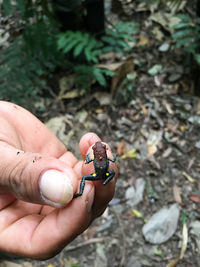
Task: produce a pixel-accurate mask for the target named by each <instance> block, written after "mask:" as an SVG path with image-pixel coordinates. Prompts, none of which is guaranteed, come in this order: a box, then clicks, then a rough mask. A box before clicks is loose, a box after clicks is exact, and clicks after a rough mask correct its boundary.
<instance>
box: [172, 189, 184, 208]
mask: <svg viewBox="0 0 200 267" xmlns="http://www.w3.org/2000/svg"><path fill="white" fill-rule="evenodd" d="M173 194H174V201H175V202H177V203H178V204H180V205H183V202H182V199H181V192H180V188H179V187H178V186H177V185H176V184H175V185H174V186H173Z"/></svg>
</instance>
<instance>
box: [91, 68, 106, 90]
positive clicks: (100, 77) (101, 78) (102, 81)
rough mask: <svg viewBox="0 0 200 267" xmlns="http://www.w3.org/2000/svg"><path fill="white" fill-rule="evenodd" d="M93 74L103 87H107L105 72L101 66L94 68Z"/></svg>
mask: <svg viewBox="0 0 200 267" xmlns="http://www.w3.org/2000/svg"><path fill="white" fill-rule="evenodd" d="M93 75H94V78H95V79H96V80H97V82H98V83H99V84H100V85H102V86H103V87H105V86H106V85H107V82H106V79H105V77H104V75H103V72H102V70H101V69H100V68H94V69H93Z"/></svg>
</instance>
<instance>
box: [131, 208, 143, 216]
mask: <svg viewBox="0 0 200 267" xmlns="http://www.w3.org/2000/svg"><path fill="white" fill-rule="evenodd" d="M132 212H133V214H134V215H135V216H136V217H137V218H142V217H143V215H142V213H141V212H139V211H138V210H136V209H132Z"/></svg>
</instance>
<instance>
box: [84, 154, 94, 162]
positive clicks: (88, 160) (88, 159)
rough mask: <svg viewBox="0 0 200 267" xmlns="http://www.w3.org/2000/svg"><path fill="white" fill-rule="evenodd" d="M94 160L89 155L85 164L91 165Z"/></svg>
mask: <svg viewBox="0 0 200 267" xmlns="http://www.w3.org/2000/svg"><path fill="white" fill-rule="evenodd" d="M93 160H94V159H91V158H90V154H87V156H86V158H85V164H89V163H90V162H92V161H93Z"/></svg>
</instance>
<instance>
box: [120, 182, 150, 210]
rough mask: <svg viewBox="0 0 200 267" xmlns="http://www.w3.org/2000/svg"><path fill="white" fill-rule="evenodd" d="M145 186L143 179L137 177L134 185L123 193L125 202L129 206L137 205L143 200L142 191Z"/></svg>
mask: <svg viewBox="0 0 200 267" xmlns="http://www.w3.org/2000/svg"><path fill="white" fill-rule="evenodd" d="M144 188H145V180H144V179H143V178H139V179H137V180H136V185H135V187H134V186H130V187H129V188H128V189H127V190H126V193H125V198H126V199H128V202H127V204H128V205H130V206H131V207H133V206H135V205H137V204H138V203H139V202H141V201H142V200H143V193H144Z"/></svg>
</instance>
